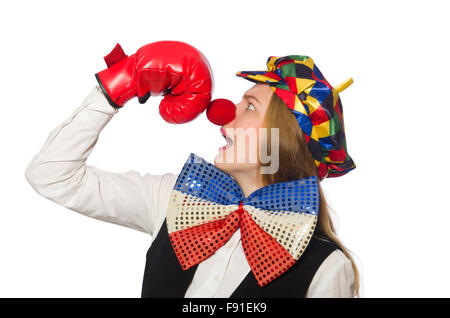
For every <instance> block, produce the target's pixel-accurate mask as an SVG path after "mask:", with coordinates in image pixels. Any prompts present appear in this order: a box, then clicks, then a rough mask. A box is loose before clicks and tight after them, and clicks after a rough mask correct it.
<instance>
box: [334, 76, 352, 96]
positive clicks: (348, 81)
mask: <svg viewBox="0 0 450 318" xmlns="http://www.w3.org/2000/svg"><path fill="white" fill-rule="evenodd" d="M352 84H353V78H351V77H350V78H348V79H346V80H345V81H343V82H342V83H340V84H339V85H337V86H336V87H335V88H334V89H335V90H337V92H338V93H340V92H342V91H343V90H344V89H346V88H347V87H349V86H350V85H352Z"/></svg>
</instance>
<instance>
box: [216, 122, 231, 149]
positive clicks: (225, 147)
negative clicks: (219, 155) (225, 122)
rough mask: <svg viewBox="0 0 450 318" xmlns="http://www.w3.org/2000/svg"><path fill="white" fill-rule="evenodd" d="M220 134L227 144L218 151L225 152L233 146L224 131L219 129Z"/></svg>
mask: <svg viewBox="0 0 450 318" xmlns="http://www.w3.org/2000/svg"><path fill="white" fill-rule="evenodd" d="M220 132H221V134H222V136H223V138H225V141H226V142H227V144H226V145H225V146H222V147H220V148H219V150H226V149H228V148H230V147H231V146H232V145H233V139H231V138H230V137H229V136H228V135H227V134H226V132H225V129H223V127H222V128H220Z"/></svg>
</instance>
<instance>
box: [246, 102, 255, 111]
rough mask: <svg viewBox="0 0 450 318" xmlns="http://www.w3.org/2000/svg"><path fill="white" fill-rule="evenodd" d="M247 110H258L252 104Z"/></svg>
mask: <svg viewBox="0 0 450 318" xmlns="http://www.w3.org/2000/svg"><path fill="white" fill-rule="evenodd" d="M247 109H250V110H256V108H255V106H254V105H253V104H252V103H250V104H248V106H247Z"/></svg>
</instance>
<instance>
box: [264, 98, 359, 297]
mask: <svg viewBox="0 0 450 318" xmlns="http://www.w3.org/2000/svg"><path fill="white" fill-rule="evenodd" d="M265 126H266V128H267V139H268V140H267V151H268V155H270V153H271V150H270V145H271V142H270V131H271V129H270V128H279V169H278V171H277V172H276V173H274V174H261V177H262V181H263V184H264V186H266V185H269V184H272V183H277V182H286V181H290V180H296V179H299V178H306V177H310V176H317V177H318V170H317V166H316V164H315V163H314V159H313V157H312V155H311V152H310V150H309V147H308V144H307V143H306V140H305V137H304V135H303V132H302V130H301V128H300V126H299V125H298V123H297V120H296V118H295V116H294V114H293V113H292V112H291V111H290V109H289V108H288V107H287V106H286V104H285V103H284V102H283V100H282V99H281V98H279V97H278V95H276V94H275V93H273V94H272V98H271V100H270V102H269V105H268V108H267V111H266V114H265ZM260 164H261V165H262V166H264V165H269V164H270V162H269V163H267V164H263V163H261V162H260ZM319 194H320V208H319V218H318V222H317V226H316V227H317V229H318V230H319V231H320V232H322V233H323V234H325V235H326V237H327V238H328V239H329V240H331V241H332V242H334V243H335V244H336V245H338V246H339V247H340V248H341V249H342V251H343V253H344V254H345V256H347V257H348V259H349V260H350V261H351V263H352V267H353V272H354V275H355V288H354V297H358V296H359V286H360V283H359V272H358V268H357V266H356V263H355V261H354V259H353V258H352V256H351V255H350V252H349V250H347V249H346V248H345V247H344V245H343V244H342V243H341V242H340V240H339V239H338V238H337V235H336V231H335V227H334V225H333V222H332V220H331V218H330V214H329V210H332V209H331V208H330V207H329V206H328V204H327V202H326V200H325V197H324V193H323V190H322V187H321V185H320V182H319ZM333 212H334V210H333Z"/></svg>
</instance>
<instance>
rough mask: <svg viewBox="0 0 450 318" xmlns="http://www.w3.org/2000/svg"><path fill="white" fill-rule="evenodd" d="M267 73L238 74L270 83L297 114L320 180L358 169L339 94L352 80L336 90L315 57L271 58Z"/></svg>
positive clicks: (250, 72)
mask: <svg viewBox="0 0 450 318" xmlns="http://www.w3.org/2000/svg"><path fill="white" fill-rule="evenodd" d="M267 68H268V69H267V70H266V71H240V72H237V73H236V75H237V76H240V77H243V78H245V79H247V80H249V81H252V82H255V83H265V84H269V86H270V88H271V89H272V90H273V91H274V93H275V94H277V95H278V97H280V98H281V99H282V100H283V101H284V103H285V104H286V105H287V106H288V107H289V109H290V110H291V111H292V113H293V114H294V115H295V118H296V119H297V122H298V124H299V125H300V128H301V129H302V131H303V134H304V136H305V138H306V142H307V143H308V146H309V149H310V151H311V154H312V157H313V158H314V162H315V163H316V166H317V168H318V172H319V178H320V179H321V180H322V179H324V178H327V177H328V178H331V177H340V176H342V175H344V174H346V173H347V172H349V171H351V170H353V169H355V168H356V165H355V163H354V162H353V160H352V158H351V157H350V156H349V154H348V153H347V145H346V140H345V129H344V117H343V109H342V104H341V100H340V98H339V93H340V92H341V91H343V90H344V89H346V88H347V87H348V86H350V85H351V84H352V83H353V80H352V79H351V78H349V79H347V80H346V81H345V82H343V83H341V84H339V85H338V86H336V87H334V88H333V87H332V86H331V85H330V84H329V83H328V81H327V80H326V79H325V77H324V76H323V75H322V73H321V72H320V70H319V69H318V68H317V66H316V65H315V64H314V61H313V59H312V58H310V57H308V56H305V55H287V56H283V57H277V56H270V57H269V58H268V60H267Z"/></svg>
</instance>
